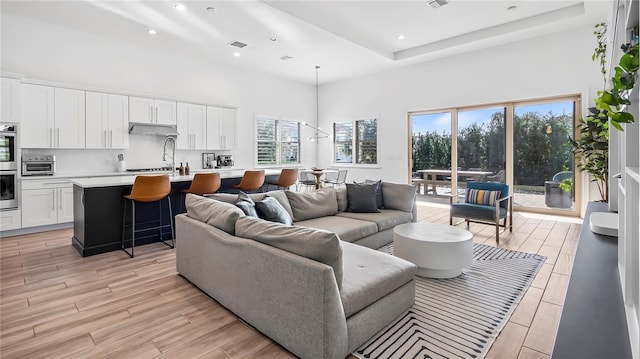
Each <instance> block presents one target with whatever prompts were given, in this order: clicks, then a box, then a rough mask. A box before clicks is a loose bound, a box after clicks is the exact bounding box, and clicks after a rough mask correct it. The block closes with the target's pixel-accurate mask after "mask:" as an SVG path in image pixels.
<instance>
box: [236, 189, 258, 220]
mask: <svg viewBox="0 0 640 359" xmlns="http://www.w3.org/2000/svg"><path fill="white" fill-rule="evenodd" d="M235 205H236V206H237V207H238V208H240V209H241V210H242V212H244V214H246V215H247V216H251V217H255V218H258V212H256V204H255V202H253V200H252V199H251V197H249V195H248V194H246V193H244V192H242V191H240V193H239V194H238V199H236V202H235Z"/></svg>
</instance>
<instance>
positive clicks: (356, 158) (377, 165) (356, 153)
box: [331, 116, 381, 168]
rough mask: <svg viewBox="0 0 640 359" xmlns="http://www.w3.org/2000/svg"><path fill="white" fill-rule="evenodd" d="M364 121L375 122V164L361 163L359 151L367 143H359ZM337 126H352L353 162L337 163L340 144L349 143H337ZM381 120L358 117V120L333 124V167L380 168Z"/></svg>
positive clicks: (374, 117) (371, 117)
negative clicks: (361, 125) (360, 125)
mask: <svg viewBox="0 0 640 359" xmlns="http://www.w3.org/2000/svg"><path fill="white" fill-rule="evenodd" d="M364 121H374V122H375V131H376V137H375V158H376V160H375V163H360V162H359V161H360V154H359V150H360V148H361V147H362V143H363V142H365V141H359V140H358V138H359V137H360V132H359V131H360V129H359V124H360V123H361V122H364ZM336 124H351V141H350V142H349V143H350V145H351V152H350V153H351V161H350V162H337V161H336V155H337V152H338V151H336V148H337V145H338V144H344V143H347V142H346V141H340V142H338V141H336V140H337V139H338V138H339V137H341V136H338V135H337V134H336ZM379 128H380V118H379V116H362V117H358V118H357V119H352V120H346V121H336V122H334V123H333V125H332V134H333V143H332V153H333V157H332V160H331V162H332V165H333V166H335V167H359V168H380V167H381V166H380V158H379V156H378V155H379V153H380V131H379Z"/></svg>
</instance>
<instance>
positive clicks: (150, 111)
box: [149, 107, 153, 122]
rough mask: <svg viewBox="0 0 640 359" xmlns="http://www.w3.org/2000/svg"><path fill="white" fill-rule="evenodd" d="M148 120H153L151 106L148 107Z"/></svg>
mask: <svg viewBox="0 0 640 359" xmlns="http://www.w3.org/2000/svg"><path fill="white" fill-rule="evenodd" d="M149 122H153V107H149Z"/></svg>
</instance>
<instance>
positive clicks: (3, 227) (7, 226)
mask: <svg viewBox="0 0 640 359" xmlns="http://www.w3.org/2000/svg"><path fill="white" fill-rule="evenodd" d="M20 213H21V212H20V210H19V209H14V210H10V211H0V231H10V230H12V229H20V228H22V216H21V214H20Z"/></svg>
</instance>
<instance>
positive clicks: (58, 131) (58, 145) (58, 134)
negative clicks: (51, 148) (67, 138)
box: [56, 127, 60, 147]
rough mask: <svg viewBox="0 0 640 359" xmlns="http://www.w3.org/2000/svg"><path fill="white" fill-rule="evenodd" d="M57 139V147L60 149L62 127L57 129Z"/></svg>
mask: <svg viewBox="0 0 640 359" xmlns="http://www.w3.org/2000/svg"><path fill="white" fill-rule="evenodd" d="M56 134H57V135H56V137H57V142H58V144H57V145H56V147H60V127H58V128H56Z"/></svg>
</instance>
